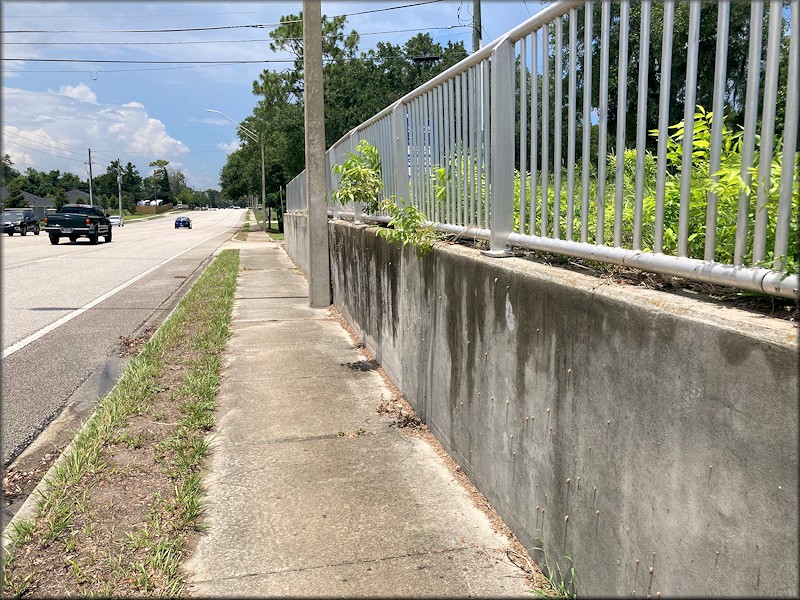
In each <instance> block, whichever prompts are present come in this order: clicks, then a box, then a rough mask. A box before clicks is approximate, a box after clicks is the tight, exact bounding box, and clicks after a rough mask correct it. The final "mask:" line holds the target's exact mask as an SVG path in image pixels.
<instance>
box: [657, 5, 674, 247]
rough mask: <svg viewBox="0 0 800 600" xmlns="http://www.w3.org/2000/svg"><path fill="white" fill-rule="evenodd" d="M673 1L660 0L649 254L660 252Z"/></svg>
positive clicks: (665, 169) (665, 170) (662, 238)
mask: <svg viewBox="0 0 800 600" xmlns="http://www.w3.org/2000/svg"><path fill="white" fill-rule="evenodd" d="M674 15H675V0H664V19H663V27H664V31H663V33H662V36H661V64H660V66H659V77H660V78H661V86H660V88H659V95H658V146H657V150H656V154H657V156H656V216H655V224H654V227H653V252H663V251H664V196H665V195H666V181H667V137H668V128H669V90H670V83H671V75H672V32H673V20H674Z"/></svg>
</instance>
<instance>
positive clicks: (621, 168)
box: [614, 0, 630, 247]
mask: <svg viewBox="0 0 800 600" xmlns="http://www.w3.org/2000/svg"><path fill="white" fill-rule="evenodd" d="M629 21H630V3H629V2H628V0H622V1H621V3H620V13H619V63H618V67H617V139H616V142H617V172H616V179H615V184H614V246H616V247H620V246H622V208H623V206H622V205H623V202H624V192H625V189H624V188H625V117H626V115H627V114H628V29H629V25H630V23H629Z"/></svg>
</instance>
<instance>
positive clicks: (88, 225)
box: [44, 204, 112, 244]
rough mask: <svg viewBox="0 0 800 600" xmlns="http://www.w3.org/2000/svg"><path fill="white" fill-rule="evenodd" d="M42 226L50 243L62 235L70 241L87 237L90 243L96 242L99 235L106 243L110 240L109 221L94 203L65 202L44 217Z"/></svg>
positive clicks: (56, 240) (54, 242) (55, 242)
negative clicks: (55, 211) (59, 208)
mask: <svg viewBox="0 0 800 600" xmlns="http://www.w3.org/2000/svg"><path fill="white" fill-rule="evenodd" d="M44 228H45V230H46V231H47V233H48V235H49V236H50V243H51V244H58V241H59V239H60V238H62V237H66V238H69V241H70V242H74V241H76V240H77V239H78V238H79V237H88V238H89V243H90V244H96V243H97V240H98V238H99V237H100V236H103V239H104V240H105V241H106V243H108V242H110V241H111V229H112V228H111V223H110V222H109V220H108V217H106V213H105V212H103V209H102V208H100V207H99V206H96V205H89V204H65V205H64V206H62V207H61V210H60V211H58V212H57V213H53V214H50V215H47V216H46V217H45V218H44Z"/></svg>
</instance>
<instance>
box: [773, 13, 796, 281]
mask: <svg viewBox="0 0 800 600" xmlns="http://www.w3.org/2000/svg"><path fill="white" fill-rule="evenodd" d="M791 11H792V14H791V24H790V28H791V38H790V40H789V65H788V67H789V68H788V73H787V75H786V89H787V90H796V89H798V88H800V0H792V2H791ZM798 112H800V102H799V101H798V94H786V112H785V124H784V128H783V158H782V161H781V162H782V164H781V183H780V188H779V192H778V221H777V224H776V226H775V252H774V258H775V262H774V264H773V268H774V269H775V270H776V271H782V270H783V268H784V264H785V262H786V261H785V259H786V254H787V250H788V242H789V231H790V227H791V217H792V192H793V190H792V187H793V186H794V185H795V181H796V179H797V177H798V176H800V175H798V173H797V172H796V171H795V165H796V162H795V161H796V160H797V158H796V152H797V129H798ZM795 216H796V215H795Z"/></svg>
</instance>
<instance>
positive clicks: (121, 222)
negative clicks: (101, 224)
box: [108, 215, 125, 227]
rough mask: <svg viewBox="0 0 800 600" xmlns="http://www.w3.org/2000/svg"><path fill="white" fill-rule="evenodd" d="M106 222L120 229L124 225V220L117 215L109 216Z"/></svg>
mask: <svg viewBox="0 0 800 600" xmlns="http://www.w3.org/2000/svg"><path fill="white" fill-rule="evenodd" d="M108 220H109V221H110V222H111V224H112V225H116V226H117V227H122V226H123V225H125V219H123V218H122V217H120V216H119V215H111V216H110V217H108Z"/></svg>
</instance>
